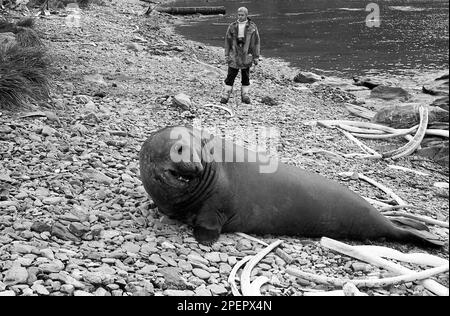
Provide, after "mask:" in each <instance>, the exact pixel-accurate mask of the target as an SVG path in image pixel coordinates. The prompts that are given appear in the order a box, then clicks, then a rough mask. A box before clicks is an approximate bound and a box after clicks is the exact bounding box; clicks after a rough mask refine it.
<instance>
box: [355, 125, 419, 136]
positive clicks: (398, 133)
mask: <svg viewBox="0 0 450 316" xmlns="http://www.w3.org/2000/svg"><path fill="white" fill-rule="evenodd" d="M418 128H419V125H416V126H414V127H411V128H409V129H399V130H397V131H396V132H395V133H389V134H382V135H369V134H361V133H352V135H353V136H356V137H360V138H367V139H387V138H394V137H400V136H405V135H409V134H411V133H414V132H415V131H416V130H417V129H418Z"/></svg>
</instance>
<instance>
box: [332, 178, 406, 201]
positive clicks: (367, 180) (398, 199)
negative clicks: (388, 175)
mask: <svg viewBox="0 0 450 316" xmlns="http://www.w3.org/2000/svg"><path fill="white" fill-rule="evenodd" d="M354 174H355V173H353V172H341V173H339V175H341V176H344V177H351V176H353V175H354ZM356 175H357V176H358V178H359V179H361V180H364V181H366V182H369V183H370V184H372V185H374V186H376V187H377V188H379V189H380V190H382V191H384V192H385V193H386V194H389V195H390V196H391V197H392V198H393V199H394V200H395V201H396V202H397V203H398V204H400V205H405V204H407V203H405V201H403V200H402V199H401V198H400V197H399V196H398V195H397V194H395V193H394V191H392V190H391V189H389V188H388V187H387V186H385V185H383V184H381V183H378V182H376V181H375V180H373V179H371V178H369V177H366V176H365V175H363V174H361V173H356Z"/></svg>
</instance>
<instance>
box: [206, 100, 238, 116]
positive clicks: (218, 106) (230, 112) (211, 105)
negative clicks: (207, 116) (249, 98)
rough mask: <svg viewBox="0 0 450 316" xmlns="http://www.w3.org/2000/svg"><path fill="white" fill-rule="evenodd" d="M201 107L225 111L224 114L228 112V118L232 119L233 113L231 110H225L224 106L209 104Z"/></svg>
mask: <svg viewBox="0 0 450 316" xmlns="http://www.w3.org/2000/svg"><path fill="white" fill-rule="evenodd" d="M203 106H204V107H213V108H218V109H222V110H224V111H226V112H228V113H229V114H230V116H229V117H228V118H232V117H234V112H233V111H232V110H231V109H229V108H227V107H226V106H222V105H217V104H211V103H210V104H205V105H203Z"/></svg>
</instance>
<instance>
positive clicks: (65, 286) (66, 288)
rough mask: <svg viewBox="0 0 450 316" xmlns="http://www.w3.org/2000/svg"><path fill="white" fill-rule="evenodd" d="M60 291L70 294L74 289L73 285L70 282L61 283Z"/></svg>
mask: <svg viewBox="0 0 450 316" xmlns="http://www.w3.org/2000/svg"><path fill="white" fill-rule="evenodd" d="M60 290H61V292H63V293H67V294H69V295H71V294H72V293H73V292H74V291H75V287H74V286H73V285H71V284H63V285H61V289H60Z"/></svg>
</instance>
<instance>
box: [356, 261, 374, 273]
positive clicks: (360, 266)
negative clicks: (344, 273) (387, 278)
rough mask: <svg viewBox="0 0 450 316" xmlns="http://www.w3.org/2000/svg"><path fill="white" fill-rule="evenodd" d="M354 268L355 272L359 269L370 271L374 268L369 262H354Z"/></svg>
mask: <svg viewBox="0 0 450 316" xmlns="http://www.w3.org/2000/svg"><path fill="white" fill-rule="evenodd" d="M352 269H353V271H355V272H358V271H362V272H368V271H370V270H372V267H371V266H370V265H369V264H367V263H363V262H354V263H352Z"/></svg>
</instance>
